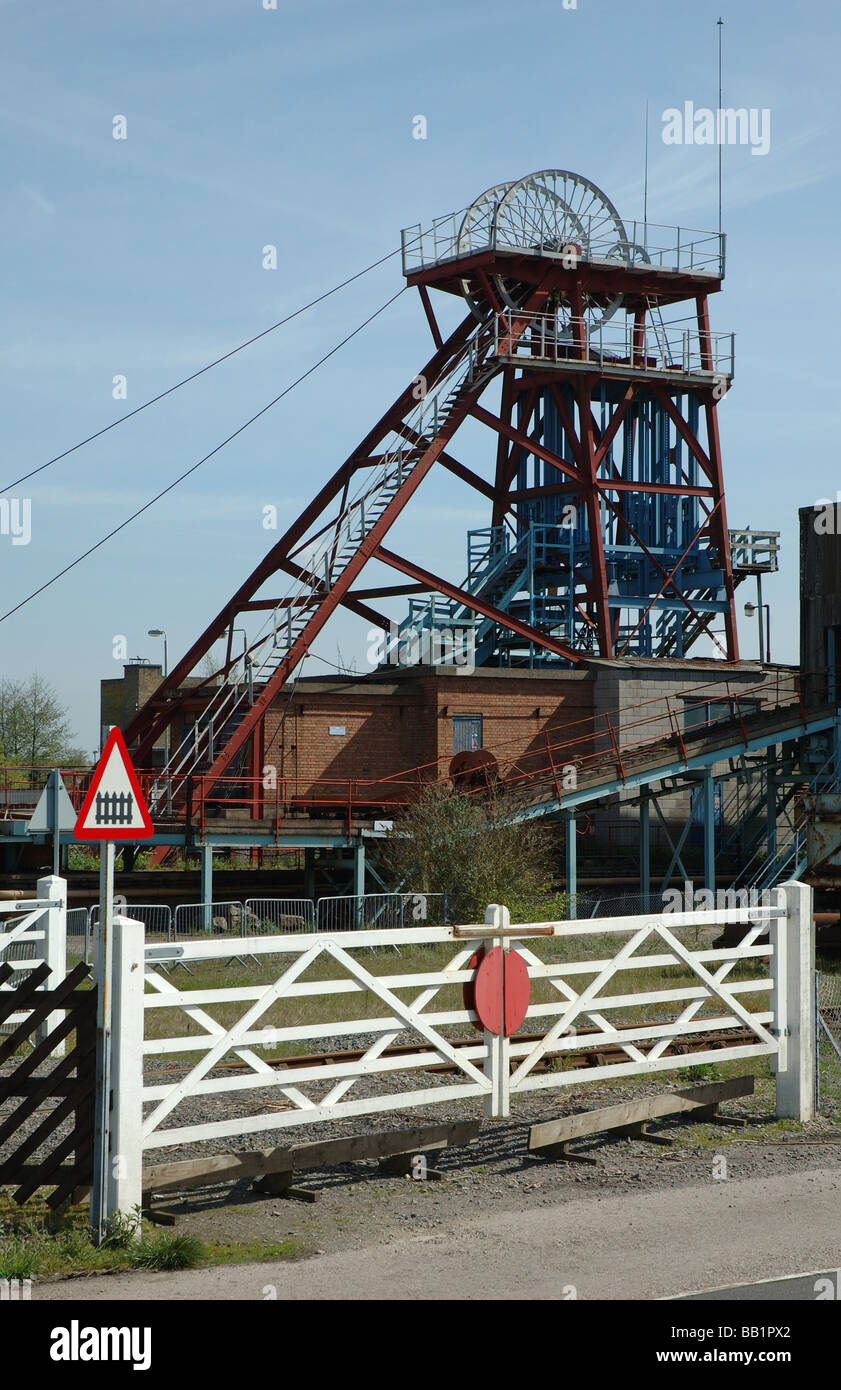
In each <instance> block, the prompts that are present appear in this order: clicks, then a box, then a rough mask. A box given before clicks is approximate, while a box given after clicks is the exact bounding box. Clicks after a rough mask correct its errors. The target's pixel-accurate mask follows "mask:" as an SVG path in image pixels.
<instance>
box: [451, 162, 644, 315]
mask: <svg viewBox="0 0 841 1390" xmlns="http://www.w3.org/2000/svg"><path fill="white" fill-rule="evenodd" d="M480 244H482V245H486V246H491V247H494V248H495V249H497V250H512V251H513V250H523V251H528V252H532V253H537V254H538V255H546V256H563V255H565V254H566V255H572V256H575V257H580V258H581V259H582V260H585V261H598V260H602V261H604V260H617V261H620V262H621V263H622V264H623V265H633V264H635V263H639V262H641V261H644V260H647V259H648V257H647V256H646V254H645V251H644V250H643V248H642V247H639V246H636V245H634V244H633V243H631V242H629V240H628V235H627V232H626V230H625V226H624V224H623V222H622V219H621V217H620V216H619V213H618V212H617V211H616V208H615V207H614V206H613V204H612V203H611V201H610V199H609V198H607V197H606V195H605V194H604V193H602V191H601V189H600V188H597V187H596V185H595V184H594V183H591V182H590V180H589V179H585V178H583V177H582V176H581V175H580V174H573V173H571V172H570V171H569V170H566V169H544V170H542V171H541V172H540V173H537V174H529V175H528V176H527V177H526V178H524V179H519V180H517V181H516V182H513V183H508V184H497V185H496V186H495V187H494V188H489V189H488V190H487V191H486V192H485V193H483V194H482V195H481V197H479V198H477V199H476V201H475V203H473V204H472V205H471V206H470V207H469V208H468V210H467V213H466V214H465V217H464V221H463V223H462V230H461V235H460V238H459V251H460V252H461V253H462V254H464V253H466V252H467V251H469V250H472V249H474V248H476V249H478V246H479V245H480ZM493 278H494V283H495V287H496V290H497V292H498V294H499V295H500V298H501V299H502V301H503V303H504V304H506V305H507V306H508V307H509V308H511V309H520V308H522V306H523V304H524V303H525V302H526V300H527V298H528V296H529V295H530V294H531V293H532V292H533V288H534V287H533V285H529V284H527V283H525V282H522V281H519V280H516V279H514V278H513V277H510V276H503V275H495V276H494V277H493ZM463 289H464V294H465V298H466V299H467V301H468V303H469V304H470V305H471V307H472V308H473V311H474V313H476V314H477V317H478V316H480V315H479V305H480V304H481V298H480V296H479V295H478V293H477V291H476V289H475V286H474V285H473V284H472V283H471V282H470V281H464V282H463ZM621 304H622V296H621V295H613V296H610V295H606V294H605V295H594V294H590V295H585V297H584V305H583V308H584V319H585V325H586V328H587V331H588V332H590V331H592V329H594V328H596V327H597V326H598V325H599V324H600V323H605V322H606V321H607V320H608V319H610V318H612V317H613V315H614V314H615V313H616V311H617V309H619V308H620V306H621ZM551 311H552V312H553V313H556V315H557V329H556V331H557V334H558V337H559V338H560V337H571V336H572V327H571V322H570V320H571V309H570V306H569V304H568V303H566V302H565V301H564V300H563V299H560V300H559V301H558V302H557V303H556V304H554V305H552V306H551Z"/></svg>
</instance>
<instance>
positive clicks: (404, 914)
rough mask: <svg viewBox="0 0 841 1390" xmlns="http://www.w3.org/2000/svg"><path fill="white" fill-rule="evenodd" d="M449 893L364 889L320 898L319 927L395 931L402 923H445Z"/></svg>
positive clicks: (331, 929)
mask: <svg viewBox="0 0 841 1390" xmlns="http://www.w3.org/2000/svg"><path fill="white" fill-rule="evenodd" d="M446 908H447V898H446V894H445V893H361V894H358V895H357V896H351V897H347V896H346V897H332V898H319V899H318V902H317V904H316V930H317V931H319V932H325V931H372V930H382V931H395V930H398V929H400V928H402V927H428V926H443V925H444V922H445V920H446Z"/></svg>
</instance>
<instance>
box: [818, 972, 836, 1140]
mask: <svg viewBox="0 0 841 1390" xmlns="http://www.w3.org/2000/svg"><path fill="white" fill-rule="evenodd" d="M815 1028H816V1034H817V1036H816V1047H815V1101H816V1105H817V1108H818V1109H819V1110H821V1111H822V1112H823V1113H824V1114H826V1115H838V1116H841V975H826V974H824V973H822V972H821V971H816V973H815Z"/></svg>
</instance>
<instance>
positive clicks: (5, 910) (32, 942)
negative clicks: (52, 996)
mask: <svg viewBox="0 0 841 1390" xmlns="http://www.w3.org/2000/svg"><path fill="white" fill-rule="evenodd" d="M36 893H37V897H35V898H18V899H17V900H15V901H8V902H6V901H0V964H6V965H8V966H9V967H10V969H11V970H13V971H14V972H15V975H14V976H13V977H12V979H11V980H10V981H9V983H8V984H6V985H0V990H11V989H15V988H16V986H17V984H18V983H19V982H20V978H21V975H22V974H23V973H24V972H29V971H31V970H34V969H35V967H36V965H41V964H42V963H43V962H46V964H47V965H49V967H50V971H51V973H50V975H49V977H48V978H47V980H46V981H45V982H44V985H43V988H44V989H54V988H55V986H56V985H58V984H59V982H60V981H61V980H63V979H64V975H65V972H66V969H67V961H66V955H67V884H66V882H65V880H64V879H63V878H57V877H55V876H54V875H52V874H49V875H47V876H46V877H45V878H39V880H38V883H37V887H36ZM26 1017H28V1015H27V1014H21V1013H15V1014H10V1015H9V1017H8V1018H7V1019H6V1021H5V1023H4V1024H3V1026H2V1028H0V1032H6V1031H11V1030H12V1029H13V1028H14V1027H15V1026H16V1025H17V1024H18V1023H23V1021H24V1019H25V1018H26ZM60 1018H61V1015H59V1014H50V1015H49V1016H48V1018H46V1019H45V1020H44V1022H43V1023H42V1024H41V1025H40V1027H39V1028H38V1030H37V1032H36V1034H35V1038H36V1041H40V1040H41V1039H42V1038H44V1037H46V1036H47V1034H48V1033H49V1032H50V1031H51V1030H52V1028H54V1027H57V1026H58V1023H59V1021H60ZM60 1050H61V1052H62V1053H63V1050H64V1044H63V1043H62V1044H60ZM57 1051H58V1049H57Z"/></svg>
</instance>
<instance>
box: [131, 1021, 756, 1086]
mask: <svg viewBox="0 0 841 1390" xmlns="http://www.w3.org/2000/svg"><path fill="white" fill-rule="evenodd" d="M638 1027H639V1025H638V1024H633V1025H628V1026H627V1027H626V1029H624V1030H623V1029H619V1030H618V1031H620V1032H622V1031H628V1032H635V1031H636V1030H637V1029H638ZM600 1031H601V1030H600V1029H596V1028H592V1029H586V1030H584V1029H581V1030H580V1031H579V1032H578V1034H577V1036H578V1037H579V1038H581V1039H583V1040H584V1041H582V1045H581V1047H580V1048H575V1049H574V1050H573V1051H566V1050H563V1051H562V1049H561V1048H551V1047H550V1048H549V1049H548V1050H547V1052H546V1054H545V1056H544V1057H542V1058H541V1060H540V1061H539V1062H538V1063H537V1064H536V1066H535V1068H534V1070H535V1071H548V1070H549V1068H550V1066H551V1065H552V1063H553V1061H554V1059H555V1058H557V1057H559V1056H561V1055H562V1056H563V1057H564V1060H565V1063H566V1069H567V1070H570V1071H574V1070H576V1069H577V1068H583V1067H593V1066H597V1067H598V1066H609V1065H610V1064H611V1063H612V1062H621V1061H623V1060H627V1053H626V1052H624V1051H623V1049H622V1048H621V1047H620V1046H619V1044H618V1043H602V1044H601V1045H599V1046H596V1047H588V1046H587V1043H586V1038H587V1036H588V1034H592V1035H596V1034H598V1033H599V1032H600ZM544 1036H545V1035H544V1034H543V1033H517V1034H516V1035H515V1041H517V1042H528V1043H537V1042H540V1041H541V1039H542V1038H543V1037H544ZM751 1038H752V1034H751V1033H749V1032H748V1030H747V1029H744V1028H739V1029H731V1030H729V1031H724V1030H718V1031H715V1032H711V1033H697V1034H696V1035H695V1036H694V1037H693V1038H691V1039H687V1038H681V1039H680V1040H679V1041H677V1042H675V1043H672V1045H671V1046H670V1047H669V1048H668V1049H667V1050H666V1052H665V1054H661V1055H664V1056H675V1057H683V1056H691V1054H692V1053H693V1052H707V1051H710V1050H715V1049H717V1048H720V1047H730V1046H733V1045H734V1044H735V1045H738V1043H740V1042H750V1041H751ZM478 1040H479V1034H478V1033H477V1035H476V1036H475V1037H473V1038H451V1039H450V1044H451V1046H452V1047H455V1048H462V1047H473V1046H475V1045H476V1043H477V1041H478ZM656 1041H657V1040H656V1039H651V1040H643V1041H642V1042H636V1043H635V1044H634V1045H635V1047H637V1048H638V1049H639V1050H640V1051H641V1052H647V1051H648V1049H650V1048H652V1047H654V1045H655V1042H656ZM366 1051H367V1048H364V1047H359V1048H342V1049H340V1050H338V1051H336V1052H307V1053H300V1054H298V1055H296V1056H292V1057H267V1058H266V1059H265V1060H266V1062H267V1063H268V1065H269V1066H270V1067H275V1068H277V1069H280V1068H283V1069H288V1070H290V1071H294V1070H296V1069H298V1068H303V1067H314V1066H324V1067H328V1066H333V1065H334V1064H335V1063H336V1062H358V1061H360V1060H361V1058H363V1057H364V1056H365V1053H366ZM409 1053H413V1054H415V1055H419V1056H421V1057H423V1055H424V1054H425V1053H428V1055H429V1058H430V1061H429V1063H428V1065H423V1064H422V1065H421V1066H420V1068H419V1069H420V1070H422V1071H428V1072H439V1073H441V1074H445V1073H453V1072H455V1071H457V1067H456V1065H455V1063H454V1062H442V1061H440V1059H439V1058H438V1056H437V1054H436V1052H435V1049H434V1048H432V1047H423V1046H421V1045H418V1044H412V1043H406V1044H402V1045H399V1046H395V1047H387V1048H385V1049H384V1051H383V1052H382V1053H380V1056H382V1057H405V1056H407V1055H408V1054H409ZM514 1065H516V1064H515V1063H513V1062H512V1067H513V1066H514ZM183 1066H184V1064H183V1063H181V1062H170V1063H168V1064H167V1065H166V1066H165V1067H162V1068H157V1069H156V1070H157V1072H158V1074H163V1073H166V1072H171V1071H175V1070H182V1069H183ZM213 1070H214V1071H215V1072H225V1071H228V1072H246V1071H249V1070H250V1068H249V1066H248V1064H247V1063H246V1062H219V1063H218V1064H217V1065H216V1067H214V1069H213Z"/></svg>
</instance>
